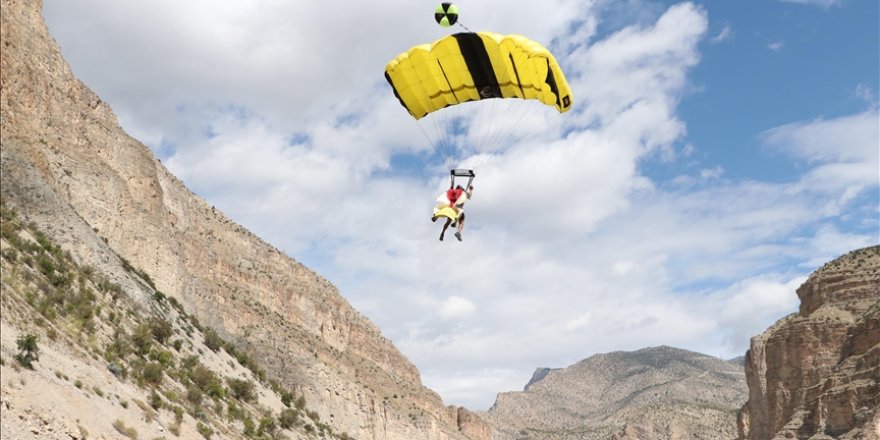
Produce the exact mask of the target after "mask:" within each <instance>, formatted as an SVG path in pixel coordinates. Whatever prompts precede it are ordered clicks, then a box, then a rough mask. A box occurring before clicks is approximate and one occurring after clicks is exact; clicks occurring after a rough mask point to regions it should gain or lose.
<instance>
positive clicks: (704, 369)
mask: <svg viewBox="0 0 880 440" xmlns="http://www.w3.org/2000/svg"><path fill="white" fill-rule="evenodd" d="M746 393H747V391H746V385H745V377H744V374H743V371H742V368H741V366H739V365H737V364H734V363H731V362H727V361H723V360H721V359H716V358H713V357H711V356H706V355H702V354H699V353H693V352H689V351H686V350H680V349H676V348H671V347H655V348H648V349H644V350H639V351H636V352H615V353H608V354H601V355H596V356H592V357H590V358H587V359H584V360H583V361H581V362H578V363H576V364H574V365H571V366H569V367H566V368H561V369H538V370H537V371H536V372H535V375H534V376H533V377H532V379H531V380H530V381H529V383H528V385H526V388H525V390H524V391H522V392H513V393H501V394H499V395H498V398H497V399H496V401H495V404H494V405H493V406H492V408H491V409H489V411H488V413H487V414H486V418H487V420H488V421H489V422H490V423H491V424H492V425H493V427H495V428H496V430H497V432H496V434H495V437H494V438H495V439H496V440H529V439H541V440H548V439H553V440H593V439H595V440H599V439H603V440H605V439H617V440H625V439H631V440H635V439H638V440H660V439H684V438H687V439H706V440H709V439H719V438H733V437H734V436H735V435H736V416H735V413H736V409H737V408H739V407H740V405H742V403H743V402H744V401H745V399H746Z"/></svg>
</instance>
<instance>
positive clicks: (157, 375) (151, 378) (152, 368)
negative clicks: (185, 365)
mask: <svg viewBox="0 0 880 440" xmlns="http://www.w3.org/2000/svg"><path fill="white" fill-rule="evenodd" d="M164 370H165V367H163V366H162V364H160V363H158V362H149V363H147V364H146V365H144V368H143V369H142V370H141V378H143V380H144V382H145V383H147V384H149V385H152V386H159V385H161V384H162V378H163V377H164Z"/></svg>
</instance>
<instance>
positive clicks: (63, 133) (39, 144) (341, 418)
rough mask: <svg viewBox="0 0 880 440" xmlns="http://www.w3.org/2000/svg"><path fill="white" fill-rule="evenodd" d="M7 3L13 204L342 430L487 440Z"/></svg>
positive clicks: (23, 8)
mask: <svg viewBox="0 0 880 440" xmlns="http://www.w3.org/2000/svg"><path fill="white" fill-rule="evenodd" d="M0 5H2V8H0V9H2V42H0V49H2V52H0V53H2V58H0V81H2V88H0V104H2V107H0V144H2V149H0V167H2V168H0V172H2V176H3V185H2V196H3V198H4V200H5V201H6V202H7V203H8V204H9V205H10V206H12V207H14V208H15V209H16V210H17V211H19V212H20V213H21V214H22V215H23V216H24V217H25V218H26V219H27V220H28V221H31V222H34V223H35V224H36V225H38V226H39V227H40V228H41V229H43V230H45V231H46V232H47V233H49V234H50V235H52V237H53V239H54V240H56V241H57V242H58V243H60V244H61V245H62V246H63V247H64V248H65V249H66V250H68V251H70V252H71V253H72V254H73V255H74V257H75V258H76V259H78V260H79V261H80V262H82V263H83V264H88V265H91V266H93V267H95V268H97V269H98V270H100V271H102V272H106V273H108V274H110V276H111V278H113V279H114V281H116V282H119V283H123V284H125V283H131V282H132V281H131V280H130V278H129V277H124V276H122V274H119V276H117V277H113V272H114V271H119V257H121V258H124V259H125V261H126V264H130V265H131V266H133V267H134V268H137V269H138V270H140V271H143V272H144V273H145V274H147V275H148V276H149V277H150V278H151V280H152V281H153V282H154V283H155V286H156V287H157V288H158V289H159V290H160V291H162V292H163V293H164V294H166V295H169V296H171V297H173V298H175V299H176V300H178V301H179V302H181V303H182V304H184V305H185V306H186V309H187V310H188V311H191V312H192V313H193V314H194V315H195V316H196V317H197V318H198V319H199V320H200V321H201V322H202V323H204V324H206V325H209V326H211V327H213V328H216V329H218V330H219V332H220V333H221V335H222V336H223V337H224V338H226V339H227V340H229V341H232V342H233V343H234V344H235V345H236V346H238V347H239V348H240V349H242V350H245V351H247V352H248V353H250V355H251V357H252V358H254V359H256V360H257V363H258V364H259V366H260V367H261V368H263V369H265V370H266V371H267V373H268V374H269V375H270V377H272V378H273V379H275V380H277V381H278V382H280V383H281V384H283V385H285V386H286V387H288V388H292V389H295V390H297V392H298V393H300V394H302V395H303V396H305V397H306V399H307V400H308V401H309V402H310V404H311V405H310V406H311V407H313V408H314V409H315V410H316V411H318V412H319V413H320V415H321V416H322V418H323V420H329V421H331V422H330V423H332V424H333V425H334V427H335V428H337V430H338V431H339V432H347V433H349V434H351V435H352V436H353V437H355V438H358V439H388V440H394V439H400V440H414V439H426V440H428V439H430V440H434V439H437V440H442V439H461V440H464V439H468V438H469V439H472V440H478V439H482V438H487V436H486V435H485V434H486V432H487V429H488V428H487V427H486V426H485V425H481V424H480V420H479V418H477V417H473V416H465V417H462V415H461V414H463V412H462V411H460V410H459V409H457V408H447V407H445V406H444V405H443V402H442V401H441V399H440V397H439V396H438V395H437V394H436V393H434V392H433V391H431V390H429V389H428V388H426V387H424V386H423V385H422V384H421V380H420V377H419V373H418V371H417V369H416V368H415V366H414V365H413V364H412V363H410V362H409V361H408V360H407V359H406V358H405V357H404V356H403V355H402V354H401V353H400V352H399V351H398V350H397V349H396V348H395V347H394V346H393V345H392V343H391V341H390V340H388V339H387V338H385V337H384V336H383V335H382V334H381V332H380V331H379V329H378V328H377V327H376V326H375V325H373V324H372V323H371V322H370V321H369V320H368V319H367V318H366V317H364V316H363V315H361V314H360V313H358V312H357V311H355V310H354V309H353V308H352V307H351V306H350V304H349V303H348V302H347V301H346V300H345V299H344V298H343V297H342V296H340V295H339V292H338V291H337V290H336V288H335V287H334V286H333V285H331V284H330V283H329V282H328V281H327V280H325V279H324V278H322V277H321V276H320V275H318V274H316V273H314V272H312V271H311V270H309V269H308V268H306V267H304V266H303V265H301V264H299V263H297V262H296V261H294V260H293V259H291V258H289V257H288V256H286V255H284V254H283V253H282V252H280V251H279V250H277V249H275V248H273V247H272V246H271V245H269V244H267V243H265V242H263V241H262V240H260V239H259V238H258V237H256V236H254V235H253V234H251V233H250V232H248V231H247V230H245V229H244V228H242V227H241V226H239V225H237V224H235V223H234V222H232V221H230V220H229V219H228V218H226V217H225V216H224V215H223V214H222V213H221V212H219V211H217V210H216V209H214V208H213V207H212V206H210V205H209V204H208V203H206V202H205V201H204V200H202V199H200V198H199V197H197V196H196V195H194V194H193V193H192V192H190V191H189V190H188V189H187V188H186V187H185V186H184V185H183V184H182V182H180V181H179V180H178V179H177V178H175V177H174V176H173V175H171V174H170V173H169V172H168V171H167V170H166V169H165V167H164V166H163V165H162V164H161V163H160V161H159V160H158V159H156V158H155V157H154V156H153V154H152V153H151V152H150V150H149V149H148V148H147V147H145V146H144V145H143V144H141V143H140V142H138V141H137V140H135V139H133V138H131V137H129V136H128V135H127V134H126V133H125V132H124V131H123V130H122V129H121V128H120V127H119V124H118V122H117V119H116V117H115V115H114V114H113V112H112V111H111V109H110V107H109V106H108V105H107V104H106V103H104V102H102V101H101V99H100V98H99V97H98V96H97V95H95V94H94V93H93V92H92V91H91V90H89V89H88V88H87V87H86V86H85V85H84V84H83V83H81V82H80V81H78V80H76V79H75V78H74V76H73V74H72V73H71V70H70V67H69V66H68V65H67V63H66V62H65V61H64V59H63V58H62V56H61V53H60V50H59V48H58V46H57V44H56V43H55V42H54V40H53V39H52V38H51V37H50V36H49V33H48V30H47V29H46V26H45V24H44V22H43V19H42V15H41V9H42V2H41V1H38V0H2V3H0ZM133 290H136V289H133ZM464 414H467V413H464ZM463 419H464V420H465V421H464V422H463V421H462V420H463Z"/></svg>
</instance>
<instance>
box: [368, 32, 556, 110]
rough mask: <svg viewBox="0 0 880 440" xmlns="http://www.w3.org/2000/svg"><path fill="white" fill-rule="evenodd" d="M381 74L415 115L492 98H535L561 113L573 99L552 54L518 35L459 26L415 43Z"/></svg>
mask: <svg viewBox="0 0 880 440" xmlns="http://www.w3.org/2000/svg"><path fill="white" fill-rule="evenodd" d="M385 78H386V79H387V80H388V83H389V84H391V87H392V88H393V89H394V94H395V96H396V97H397V98H398V99H399V100H400V103H401V105H403V107H404V108H406V109H407V111H409V113H410V114H411V115H412V116H413V117H414V118H415V119H420V118H422V117H424V116H425V115H427V114H429V113H431V112H433V111H436V110H440V109H442V108H445V107H448V106H452V105H457V104H461V103H464V102H469V101H478V100H481V99H491V98H521V99H533V100H538V101H540V102H542V103H543V104H545V105H548V106H554V107H556V109H557V110H558V111H559V112H560V113H563V112H566V111H568V110H569V109H570V108H571V104H572V94H571V89H570V88H569V85H568V82H567V81H566V79H565V75H564V74H563V72H562V69H561V68H560V67H559V64H558V63H557V62H556V58H554V57H553V54H551V53H550V51H548V50H547V49H546V48H545V47H543V46H542V45H540V44H539V43H536V42H534V41H532V40H529V39H528V38H526V37H523V36H521V35H501V34H496V33H492V32H463V33H458V34H454V35H449V36H447V37H444V38H441V39H439V40H437V41H435V42H434V43H433V44H423V45H418V46H414V47H412V48H410V49H409V50H407V51H406V52H404V53H402V54H400V55H398V56H397V57H396V58H395V59H394V60H392V61H391V62H389V63H388V65H387V66H386V67H385Z"/></svg>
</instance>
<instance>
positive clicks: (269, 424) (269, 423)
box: [257, 416, 277, 437]
mask: <svg viewBox="0 0 880 440" xmlns="http://www.w3.org/2000/svg"><path fill="white" fill-rule="evenodd" d="M276 429H277V425H275V419H273V418H272V417H269V416H263V417H262V418H260V429H259V430H257V434H258V435H268V436H269V437H273V436H274V434H275V430H276Z"/></svg>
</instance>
